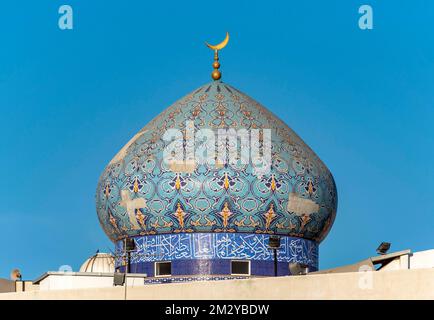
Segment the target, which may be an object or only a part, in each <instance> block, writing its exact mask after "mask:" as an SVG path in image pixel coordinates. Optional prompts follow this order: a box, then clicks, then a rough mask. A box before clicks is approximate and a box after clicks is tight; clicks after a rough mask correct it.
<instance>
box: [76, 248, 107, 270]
mask: <svg viewBox="0 0 434 320" xmlns="http://www.w3.org/2000/svg"><path fill="white" fill-rule="evenodd" d="M80 272H100V273H114V272H115V259H114V257H113V256H112V255H111V254H109V253H100V252H97V253H96V254H94V255H93V256H91V257H90V258H88V259H87V260H86V261H85V262H84V263H83V264H82V265H81V267H80Z"/></svg>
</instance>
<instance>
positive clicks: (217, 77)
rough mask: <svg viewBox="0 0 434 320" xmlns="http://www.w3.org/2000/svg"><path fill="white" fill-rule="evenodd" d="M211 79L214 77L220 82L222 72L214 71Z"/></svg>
mask: <svg viewBox="0 0 434 320" xmlns="http://www.w3.org/2000/svg"><path fill="white" fill-rule="evenodd" d="M211 77H212V78H213V79H214V80H219V79H220V78H221V77H222V73H221V72H220V71H218V70H214V71H213V72H212V73H211Z"/></svg>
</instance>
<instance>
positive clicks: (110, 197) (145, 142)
mask: <svg viewBox="0 0 434 320" xmlns="http://www.w3.org/2000/svg"><path fill="white" fill-rule="evenodd" d="M188 120H190V121H193V122H194V127H195V129H196V130H199V129H202V128H209V129H212V130H215V131H217V129H229V128H234V129H236V130H238V129H239V128H245V129H247V130H250V129H271V155H272V157H271V158H272V165H271V171H270V172H268V173H267V174H264V175H262V176H259V175H257V174H255V173H254V168H252V165H241V164H227V165H214V166H211V165H207V164H200V165H195V166H184V167H180V166H178V167H177V166H169V165H167V164H166V163H165V162H164V161H163V149H164V147H165V146H166V145H167V142H165V141H164V140H163V139H162V135H163V133H164V132H165V131H166V130H167V129H169V128H175V129H180V130H185V126H186V121H188ZM96 207H97V212H98V217H99V220H100V222H101V225H102V227H103V228H104V231H105V232H106V234H107V235H108V236H109V237H110V239H112V240H113V241H117V240H119V239H122V238H124V237H126V236H146V235H149V236H151V235H160V234H180V233H249V234H263V235H271V234H279V235H285V236H291V237H296V238H304V239H308V240H313V241H314V242H316V243H319V242H320V241H321V240H322V239H323V238H324V237H325V236H326V235H327V233H328V231H329V230H330V228H331V225H332V223H333V221H334V218H335V215H336V208H337V192H336V186H335V183H334V180H333V177H332V175H331V173H330V171H329V170H328V169H327V167H326V166H325V165H324V163H323V162H322V161H321V160H320V159H319V158H318V156H317V155H316V154H315V153H314V152H313V151H312V150H311V149H310V148H309V147H308V146H307V145H306V144H305V143H304V142H303V141H302V140H301V139H300V137H299V136H298V135H297V134H296V133H295V132H294V131H292V130H291V129H290V128H289V127H288V126H287V125H286V124H285V123H283V122H282V121H281V120H280V119H279V118H277V117H276V116H275V115H273V114H272V113H271V112H270V111H268V110H267V109H266V108H264V107H263V106H261V105H260V104H259V103H257V102H256V101H254V100H253V99H251V98H250V97H248V96H247V95H245V94H243V93H241V92H240V91H238V90H237V89H235V88H234V87H232V86H230V85H228V84H226V83H223V82H221V81H214V82H212V83H209V84H206V85H204V86H202V87H200V88H198V89H196V90H195V91H193V92H192V93H190V94H189V95H187V96H186V97H184V98H182V99H180V100H179V101H177V102H175V103H174V104H173V105H172V106H170V107H169V108H167V109H166V110H165V111H163V112H162V113H161V114H160V115H159V116H157V117H156V118H155V119H153V120H152V121H151V122H150V123H149V124H147V125H146V126H145V127H144V128H143V129H142V130H140V132H138V133H137V134H136V135H135V136H134V137H133V138H132V139H131V140H130V141H129V142H128V143H127V144H126V145H125V146H124V147H123V148H122V149H121V151H120V152H119V153H118V154H117V155H116V156H115V157H114V158H113V160H112V161H111V162H110V163H109V164H108V166H107V167H106V168H105V170H104V171H103V173H102V175H101V177H100V180H99V182H98V187H97V192H96Z"/></svg>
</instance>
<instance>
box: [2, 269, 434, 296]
mask: <svg viewBox="0 0 434 320" xmlns="http://www.w3.org/2000/svg"><path fill="white" fill-rule="evenodd" d="M124 294H125V290H124V288H123V287H110V288H99V289H97V288H91V289H79V290H78V289H77V290H52V291H33V292H22V293H3V294H0V299H124ZM127 299H198V300H200V299H218V300H239V299H253V300H255V299H434V269H413V270H394V271H384V272H348V273H335V274H318V275H313V274H312V275H307V276H292V277H277V278H255V279H245V280H225V281H213V282H205V281H204V282H190V283H177V284H155V285H146V286H142V287H128V290H127Z"/></svg>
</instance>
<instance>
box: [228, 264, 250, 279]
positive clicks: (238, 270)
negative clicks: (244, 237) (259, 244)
mask: <svg viewBox="0 0 434 320" xmlns="http://www.w3.org/2000/svg"><path fill="white" fill-rule="evenodd" d="M231 274H233V275H246V276H250V261H248V260H232V261H231Z"/></svg>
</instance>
